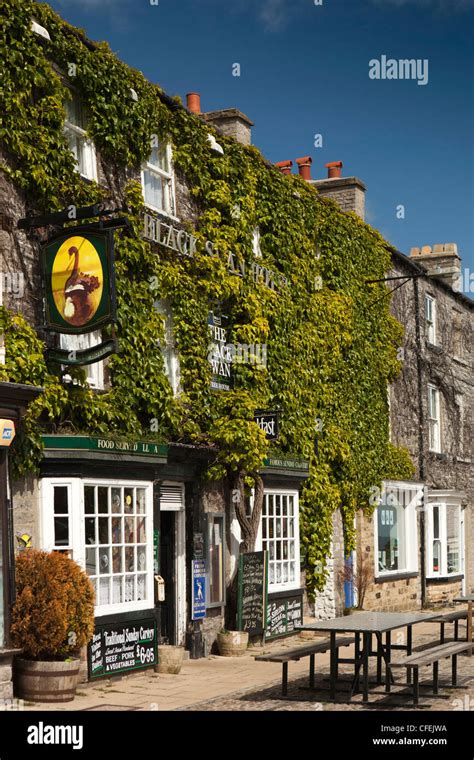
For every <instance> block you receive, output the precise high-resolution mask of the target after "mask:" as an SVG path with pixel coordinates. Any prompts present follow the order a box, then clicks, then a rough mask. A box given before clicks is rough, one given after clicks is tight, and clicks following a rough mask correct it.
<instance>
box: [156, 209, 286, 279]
mask: <svg viewBox="0 0 474 760" xmlns="http://www.w3.org/2000/svg"><path fill="white" fill-rule="evenodd" d="M143 237H144V238H145V240H149V241H151V242H152V243H158V244H159V245H162V246H164V247H165V248H169V249H170V250H172V251H175V252H176V253H178V254H180V255H181V256H189V257H193V256H194V255H195V253H196V251H197V250H198V246H199V245H200V241H199V240H198V239H197V238H196V237H195V236H194V235H192V234H191V233H190V232H188V231H187V230H184V229H182V228H179V227H176V226H174V225H172V224H170V223H169V221H164V220H163V219H162V218H161V217H160V216H153V215H152V214H149V213H146V214H145V215H144V227H143ZM203 249H204V250H203V252H204V253H205V254H207V255H208V256H219V251H218V249H217V247H216V246H215V245H214V243H213V242H212V241H211V240H206V241H205V243H204V245H203ZM227 271H228V272H229V273H230V274H233V275H236V276H237V277H246V276H247V274H248V275H249V276H250V277H251V279H252V280H253V281H254V282H255V283H256V284H261V285H265V286H266V287H267V288H270V290H279V289H281V288H285V287H287V286H288V279H287V278H286V277H285V276H284V275H283V274H282V273H281V272H274V271H273V270H272V269H268V268H267V267H264V266H261V265H260V264H257V263H256V262H253V263H252V264H250V265H248V264H246V262H245V261H241V260H240V259H239V258H238V257H237V256H236V255H235V254H234V253H229V254H228V256H227Z"/></svg>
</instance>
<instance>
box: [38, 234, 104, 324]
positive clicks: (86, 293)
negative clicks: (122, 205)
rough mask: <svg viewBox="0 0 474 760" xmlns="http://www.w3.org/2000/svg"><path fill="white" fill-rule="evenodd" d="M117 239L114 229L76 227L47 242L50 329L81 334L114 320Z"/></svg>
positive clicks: (45, 272)
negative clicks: (79, 229)
mask: <svg viewBox="0 0 474 760" xmlns="http://www.w3.org/2000/svg"><path fill="white" fill-rule="evenodd" d="M113 240H114V238H113V231H111V230H105V231H104V230H94V231H84V232H79V231H78V230H77V229H76V230H69V231H68V232H63V233H62V234H61V235H60V236H59V237H56V238H55V239H53V240H50V241H49V242H48V243H46V245H44V246H43V249H42V258H43V276H44V289H45V299H46V325H45V327H46V328H47V329H49V330H54V331H56V332H60V333H73V334H80V333H86V332H90V331H91V330H96V329H97V328H98V327H100V326H101V325H104V324H107V323H108V322H112V321H114V319H115V287H114V277H113Z"/></svg>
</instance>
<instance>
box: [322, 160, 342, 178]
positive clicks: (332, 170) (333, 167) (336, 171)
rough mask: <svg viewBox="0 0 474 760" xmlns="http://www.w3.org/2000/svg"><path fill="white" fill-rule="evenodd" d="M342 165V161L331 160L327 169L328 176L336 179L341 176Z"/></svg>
mask: <svg viewBox="0 0 474 760" xmlns="http://www.w3.org/2000/svg"><path fill="white" fill-rule="evenodd" d="M342 167H343V163H342V161H330V162H329V163H328V164H326V169H327V170H328V178H329V179H336V178H338V177H341V176H342Z"/></svg>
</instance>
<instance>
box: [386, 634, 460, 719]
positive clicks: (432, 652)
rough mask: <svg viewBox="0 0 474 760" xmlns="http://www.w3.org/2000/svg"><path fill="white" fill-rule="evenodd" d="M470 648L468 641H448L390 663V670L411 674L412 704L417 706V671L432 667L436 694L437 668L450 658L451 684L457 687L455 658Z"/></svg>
mask: <svg viewBox="0 0 474 760" xmlns="http://www.w3.org/2000/svg"><path fill="white" fill-rule="evenodd" d="M471 647H472V642H468V641H448V642H447V643H445V644H439V645H438V646H435V647H430V648H429V649H425V650H424V651H421V652H416V653H415V654H411V655H409V656H407V657H402V659H400V660H396V661H394V662H390V664H389V667H390V669H394V668H406V669H407V675H408V673H412V676H413V678H412V683H411V686H412V689H413V704H414V705H418V703H419V699H420V688H419V687H420V680H419V670H420V668H421V667H423V666H424V665H432V666H433V693H434V694H437V693H438V668H439V661H440V660H443V659H445V658H447V657H451V684H452V686H456V685H457V656H458V654H461V653H462V652H467V650H468V649H470V648H471Z"/></svg>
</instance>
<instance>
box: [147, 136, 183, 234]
mask: <svg viewBox="0 0 474 760" xmlns="http://www.w3.org/2000/svg"><path fill="white" fill-rule="evenodd" d="M156 147H158V146H156ZM165 149H166V160H167V162H168V166H169V172H166V171H164V169H160V168H159V167H158V166H156V164H152V163H150V161H149V160H147V161H144V162H143V164H142V166H141V170H140V181H141V186H142V196H143V203H144V205H145V206H146V207H147V208H148V209H150V210H151V211H155V212H156V213H157V214H161V215H163V216H167V217H168V218H169V219H173V220H174V221H179V219H178V217H177V216H176V186H175V172H174V162H173V149H172V146H171V142H169V141H168V142H167V143H165ZM152 150H153V148H152ZM150 155H151V152H150ZM146 171H149V172H151V173H152V174H156V175H157V176H159V177H160V178H161V179H162V180H163V179H164V180H166V182H168V183H169V191H168V196H169V205H170V208H169V209H162V208H158V207H157V206H154V205H153V204H152V203H149V202H148V201H147V199H146V196H145V172H146Z"/></svg>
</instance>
